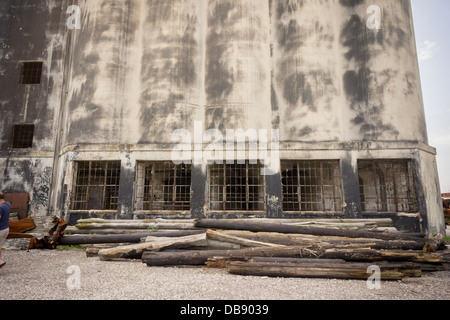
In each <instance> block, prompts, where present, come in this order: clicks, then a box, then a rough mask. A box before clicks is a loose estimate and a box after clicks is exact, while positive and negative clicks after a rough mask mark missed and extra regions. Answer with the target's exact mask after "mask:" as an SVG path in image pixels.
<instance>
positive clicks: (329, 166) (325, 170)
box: [281, 161, 343, 212]
mask: <svg viewBox="0 0 450 320" xmlns="http://www.w3.org/2000/svg"><path fill="white" fill-rule="evenodd" d="M281 174H282V188H283V211H287V212H289V211H293V212H295V211H296V212H342V211H343V202H342V187H341V172H340V167H339V161H282V162H281Z"/></svg>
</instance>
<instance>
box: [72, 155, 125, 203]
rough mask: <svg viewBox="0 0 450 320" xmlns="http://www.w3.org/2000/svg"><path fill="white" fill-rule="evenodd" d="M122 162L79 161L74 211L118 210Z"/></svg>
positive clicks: (76, 173) (73, 201)
mask: <svg viewBox="0 0 450 320" xmlns="http://www.w3.org/2000/svg"><path fill="white" fill-rule="evenodd" d="M119 180H120V161H78V162H76V163H75V179H74V181H75V186H74V192H73V194H72V205H71V209H72V210H117V208H118V202H119Z"/></svg>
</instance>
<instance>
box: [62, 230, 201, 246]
mask: <svg viewBox="0 0 450 320" xmlns="http://www.w3.org/2000/svg"><path fill="white" fill-rule="evenodd" d="M202 233H205V231H203V230H180V231H167V232H164V231H162V232H161V231H156V232H146V233H130V234H112V235H86V236H64V237H62V238H61V244H62V245H82V244H102V243H123V242H130V243H139V242H140V241H141V238H145V237H149V236H152V237H169V238H175V237H185V236H190V235H195V234H202Z"/></svg>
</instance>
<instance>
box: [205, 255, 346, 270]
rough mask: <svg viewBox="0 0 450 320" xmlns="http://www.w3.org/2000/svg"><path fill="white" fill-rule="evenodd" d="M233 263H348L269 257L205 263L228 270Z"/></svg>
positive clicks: (217, 258) (331, 260)
mask: <svg viewBox="0 0 450 320" xmlns="http://www.w3.org/2000/svg"><path fill="white" fill-rule="evenodd" d="M233 261H243V262H276V263H311V262H317V263H327V262H328V263H346V261H345V260H342V259H297V258H277V257H275V258H267V257H250V258H228V257H212V258H208V260H207V261H206V262H205V264H206V266H207V267H208V268H219V269H224V268H227V267H228V265H229V264H230V263H231V262H233Z"/></svg>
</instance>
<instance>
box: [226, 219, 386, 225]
mask: <svg viewBox="0 0 450 320" xmlns="http://www.w3.org/2000/svg"><path fill="white" fill-rule="evenodd" d="M228 221H237V222H260V223H278V224H297V223H305V222H306V223H308V222H314V223H322V222H324V223H334V224H345V223H349V224H351V223H371V224H376V225H377V226H378V227H393V226H394V222H393V221H392V219H391V218H373V219H364V218H363V219H339V218H335V219H269V218H259V219H228Z"/></svg>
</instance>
